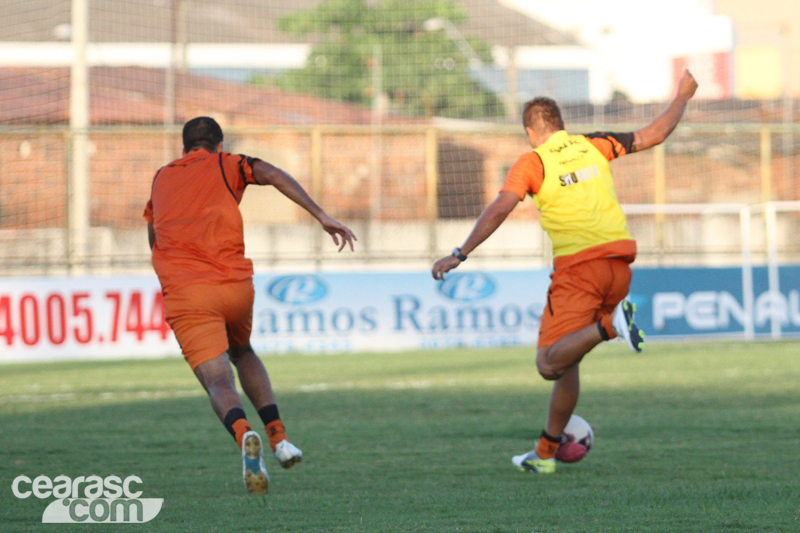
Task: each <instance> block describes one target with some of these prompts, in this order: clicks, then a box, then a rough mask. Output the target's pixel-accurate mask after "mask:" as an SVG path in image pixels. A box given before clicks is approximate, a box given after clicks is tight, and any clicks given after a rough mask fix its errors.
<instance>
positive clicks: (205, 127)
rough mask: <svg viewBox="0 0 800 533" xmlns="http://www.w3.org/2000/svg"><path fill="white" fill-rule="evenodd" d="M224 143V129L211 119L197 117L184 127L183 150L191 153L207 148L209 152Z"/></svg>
mask: <svg viewBox="0 0 800 533" xmlns="http://www.w3.org/2000/svg"><path fill="white" fill-rule="evenodd" d="M221 142H222V128H220V127H219V124H217V121H216V120H214V119H213V118H211V117H195V118H193V119H192V120H190V121H189V122H187V123H186V124H184V125H183V149H184V150H185V151H186V152H191V151H192V150H196V149H198V148H205V149H206V150H208V151H209V152H213V151H215V150H216V149H217V145H218V144H219V143H221Z"/></svg>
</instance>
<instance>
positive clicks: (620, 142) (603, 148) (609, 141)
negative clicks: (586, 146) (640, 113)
mask: <svg viewBox="0 0 800 533" xmlns="http://www.w3.org/2000/svg"><path fill="white" fill-rule="evenodd" d="M584 137H586V139H587V140H588V141H589V142H590V143H592V144H593V145H594V146H595V148H597V149H598V150H600V153H601V154H603V155H604V156H605V158H606V159H608V160H609V161H611V160H612V159H616V158H618V157H622V156H623V155H627V154H629V153H631V152H632V151H633V140H634V134H633V132H630V133H608V132H605V131H602V132H600V131H598V132H595V133H587V134H585V135H584Z"/></svg>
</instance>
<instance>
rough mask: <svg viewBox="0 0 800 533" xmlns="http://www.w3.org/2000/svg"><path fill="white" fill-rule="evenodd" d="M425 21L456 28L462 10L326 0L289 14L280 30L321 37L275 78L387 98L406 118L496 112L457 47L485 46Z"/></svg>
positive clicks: (319, 89)
mask: <svg viewBox="0 0 800 533" xmlns="http://www.w3.org/2000/svg"><path fill="white" fill-rule="evenodd" d="M431 19H442V20H444V21H448V22H445V23H443V24H445V25H448V23H449V24H452V26H450V27H451V28H456V27H457V25H458V24H462V23H463V22H465V21H466V14H465V12H464V10H463V9H462V8H461V6H459V5H458V4H457V3H456V2H454V1H452V0H427V1H426V0H384V1H370V0H328V1H327V2H325V3H323V4H321V5H319V6H317V7H315V8H313V9H309V10H305V11H300V12H296V13H292V14H290V15H288V16H285V17H283V18H282V19H280V20H279V21H278V24H279V28H280V29H281V30H283V31H286V32H289V33H292V34H294V35H298V36H318V37H320V39H321V40H320V41H319V42H318V43H317V44H316V45H315V46H314V48H313V50H312V52H311V54H310V56H309V58H308V61H307V64H306V66H305V67H304V68H302V69H299V70H292V71H287V72H285V73H284V74H282V75H281V76H279V77H278V79H277V80H276V84H277V85H278V86H279V87H281V88H284V89H288V90H291V91H296V92H303V93H311V94H315V95H318V96H320V97H323V98H330V99H335V100H342V101H345V102H351V103H358V104H364V105H370V104H375V98H376V97H377V98H382V99H388V104H389V105H388V107H389V110H390V111H393V112H399V113H405V114H409V115H412V116H433V115H435V116H445V117H451V118H475V117H485V116H497V115H502V113H503V106H502V103H501V102H500V101H499V100H498V98H497V96H496V95H495V94H494V93H492V92H490V91H488V90H487V89H485V88H483V87H482V86H481V85H480V84H479V83H478V82H476V81H475V80H474V79H473V78H472V77H471V76H470V71H469V66H470V58H469V57H467V54H466V53H465V52H464V51H463V50H462V49H460V48H459V44H461V46H462V47H464V43H465V42H466V43H468V45H469V47H470V48H472V50H473V51H474V53H475V55H476V56H477V57H478V58H480V61H485V62H489V61H491V54H490V48H489V45H488V44H487V43H485V42H483V41H481V40H480V39H474V38H466V39H464V38H463V37H461V36H460V34H453V32H450V35H448V31H445V29H443V28H440V29H438V30H435V31H426V30H425V28H424V23H425V21H426V20H431ZM455 31H456V32H457V31H458V30H457V29H456V30H455ZM462 39H463V40H462ZM467 50H468V48H467ZM473 60H474V58H473ZM473 62H474V61H473Z"/></svg>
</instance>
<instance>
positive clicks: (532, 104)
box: [522, 96, 564, 130]
mask: <svg viewBox="0 0 800 533" xmlns="http://www.w3.org/2000/svg"><path fill="white" fill-rule="evenodd" d="M522 125H523V126H525V127H526V128H532V129H534V130H536V129H541V128H542V127H544V128H545V129H548V130H549V129H555V130H563V129H564V119H563V118H561V110H560V109H559V108H558V104H557V103H556V101H555V100H553V99H552V98H548V97H546V96H539V97H537V98H534V99H533V100H530V101H528V102H526V103H525V108H524V110H523V111H522Z"/></svg>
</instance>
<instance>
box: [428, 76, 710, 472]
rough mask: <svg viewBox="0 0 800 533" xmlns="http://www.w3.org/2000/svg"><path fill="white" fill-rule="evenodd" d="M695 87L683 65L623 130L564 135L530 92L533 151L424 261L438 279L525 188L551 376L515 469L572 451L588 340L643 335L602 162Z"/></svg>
mask: <svg viewBox="0 0 800 533" xmlns="http://www.w3.org/2000/svg"><path fill="white" fill-rule="evenodd" d="M696 90H697V82H696V81H695V79H694V77H693V76H692V75H691V73H690V72H688V71H686V72H684V74H683V77H682V78H681V80H680V82H679V84H678V89H677V92H676V94H675V97H674V99H673V100H672V102H671V103H670V104H669V106H668V107H667V109H666V110H665V111H664V112H663V113H662V114H661V115H659V116H658V117H656V118H655V119H654V120H653V121H652V122H651V123H650V124H649V125H647V126H646V127H644V128H642V129H640V130H637V131H635V132H631V133H592V134H587V135H571V134H569V133H567V131H566V130H565V129H564V121H563V119H562V118H561V111H560V109H559V108H558V105H557V104H556V102H555V101H553V100H552V99H550V98H544V97H539V98H535V99H533V100H531V101H530V102H527V103H526V104H525V108H524V111H523V116H522V120H523V125H524V126H525V131H526V133H527V134H528V140H529V141H530V144H531V147H532V148H533V151H532V152H528V153H526V154H523V155H522V156H521V157H520V158H519V159H518V160H517V162H516V163H515V164H514V166H512V167H511V170H510V171H509V173H508V177H507V179H506V182H505V184H504V185H503V187H502V189H501V190H500V193H499V195H498V196H497V198H496V199H495V200H494V201H493V202H492V203H491V204H489V205H488V206H487V207H486V208H485V209H484V210H483V212H482V213H481V215H480V216H479V217H478V220H477V221H476V222H475V226H474V227H473V229H472V232H471V233H470V234H469V236H468V237H467V240H466V241H464V244H462V245H461V246H460V247H457V248H455V249H454V250H453V252H452V254H451V255H447V256H445V257H442V258H441V259H439V260H438V261H436V263H435V264H434V265H433V270H432V273H433V277H434V278H435V279H438V280H441V279H444V275H445V273H446V272H448V271H450V270H452V269H454V268H456V267H457V266H458V265H460V264H461V263H462V262H463V261H465V260H466V259H467V256H468V255H469V254H470V252H472V251H473V250H474V249H475V248H476V247H477V246H478V245H480V244H481V243H482V242H483V241H485V240H486V239H487V238H488V237H489V236H490V235H491V234H492V233H493V232H494V231H495V230H496V229H497V228H498V227H500V224H502V223H503V221H504V220H505V219H506V217H507V216H508V215H509V213H511V211H513V210H514V208H515V207H516V206H517V204H518V203H519V202H520V201H522V200H524V199H525V197H526V196H527V195H531V196H533V201H534V203H535V205H536V207H537V208H538V209H539V212H540V222H541V225H542V227H543V228H544V229H545V230H546V231H547V233H548V235H549V236H550V240H551V241H552V243H553V256H554V265H553V267H554V271H553V273H552V275H551V279H552V282H551V284H550V288H549V290H548V294H547V305H546V306H545V309H544V311H543V313H542V318H541V325H540V330H539V341H538V348H537V353H536V366H537V369H538V370H539V374H541V376H542V377H543V378H544V379H547V380H552V381H554V384H553V391H552V394H551V396H550V405H549V409H548V415H547V423H546V425H545V427H544V430H543V431H542V434H541V436H540V437H539V440H538V442H537V444H536V447H535V448H534V449H533V450H531V451H530V452H528V453H524V454H521V455H517V456H514V457H513V458H512V463H513V464H514V465H515V466H516V467H517V468H519V469H520V470H523V471H529V472H538V473H543V474H549V473H554V472H555V469H556V456H557V454H558V455H559V456H561V454H563V453H564V452H566V455H569V456H571V457H572V458H573V460H574V458H575V457H576V456H577V457H580V456H581V450H580V449H576V448H575V447H576V446H581V445H580V444H577V443H565V444H564V447H563V448H562V442H561V441H562V439H561V437H562V432H563V430H564V427H565V426H566V425H567V422H568V421H569V418H570V416H571V415H572V412H573V410H574V409H575V406H576V405H577V403H578V395H579V393H580V378H579V372H578V364H579V363H580V361H581V359H583V357H584V356H585V355H586V354H587V353H589V352H590V351H591V350H592V348H594V347H595V346H597V345H598V344H599V343H600V342H602V341H605V340H609V339H612V338H615V337H617V336H620V337H622V338H624V339H625V341H626V342H627V344H628V346H629V347H630V348H631V349H632V350H633V351H634V352H640V351H641V350H642V347H643V343H644V334H643V333H642V332H641V331H640V330H639V328H638V327H637V326H636V324H635V323H634V321H633V313H634V310H635V309H634V306H633V304H631V303H630V302H629V301H628V300H627V299H625V298H626V296H627V294H628V291H629V288H630V281H631V269H630V263H632V262H633V261H634V259H635V257H636V241H635V240H633V238H632V237H631V236H630V235H629V234H628V230H627V227H626V222H625V215H624V213H623V212H622V209H621V207H620V205H619V202H618V201H617V194H616V191H615V189H614V179H613V177H612V175H611V168H610V165H609V161H611V160H612V159H615V158H617V157H621V156H623V155H626V154H630V153H633V152H638V151H641V150H645V149H647V148H650V147H653V146H655V145H657V144H660V143H662V142H663V141H664V140H665V139H666V138H667V137H668V136H669V135H670V133H672V131H673V130H674V129H675V126H677V125H678V122H680V120H681V117H682V116H683V113H684V110H685V109H686V105H687V103H688V102H689V100H690V99H691V98H692V96H694V93H695V91H696ZM567 447H571V449H569V450H565V449H564V448H567ZM559 448H562V449H561V450H559ZM582 453H586V450H585V448H584V450H583V452H582Z"/></svg>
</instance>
